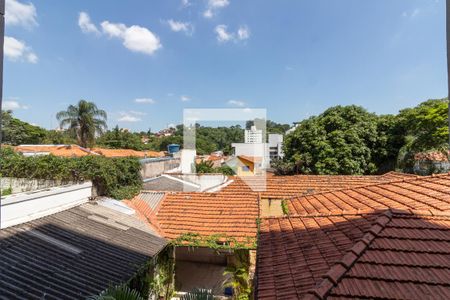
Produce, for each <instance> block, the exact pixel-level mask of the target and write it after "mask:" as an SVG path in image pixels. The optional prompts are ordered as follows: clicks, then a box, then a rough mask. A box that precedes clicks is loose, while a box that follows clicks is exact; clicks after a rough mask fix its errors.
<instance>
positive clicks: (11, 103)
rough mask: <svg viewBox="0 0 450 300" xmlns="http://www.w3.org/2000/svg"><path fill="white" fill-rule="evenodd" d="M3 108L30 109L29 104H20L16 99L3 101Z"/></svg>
mask: <svg viewBox="0 0 450 300" xmlns="http://www.w3.org/2000/svg"><path fill="white" fill-rule="evenodd" d="M2 109H4V110H17V109H28V106H27V105H23V104H20V103H19V102H18V101H16V100H7V101H4V102H3V104H2Z"/></svg>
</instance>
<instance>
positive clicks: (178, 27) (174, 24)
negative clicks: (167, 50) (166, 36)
mask: <svg viewBox="0 0 450 300" xmlns="http://www.w3.org/2000/svg"><path fill="white" fill-rule="evenodd" d="M167 24H169V27H170V29H171V30H172V31H175V32H180V31H181V32H184V33H186V34H187V35H191V34H192V33H193V32H194V26H193V25H192V24H191V23H189V22H178V21H174V20H172V19H170V20H167Z"/></svg>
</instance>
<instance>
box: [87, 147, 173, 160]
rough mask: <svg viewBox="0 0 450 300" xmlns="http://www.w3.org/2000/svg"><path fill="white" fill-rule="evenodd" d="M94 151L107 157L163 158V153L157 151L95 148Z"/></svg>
mask: <svg viewBox="0 0 450 300" xmlns="http://www.w3.org/2000/svg"><path fill="white" fill-rule="evenodd" d="M92 151H94V152H95V153H98V154H100V155H103V156H105V157H139V158H145V157H163V156H164V153H163V152H156V151H136V150H132V149H104V148H93V149H92Z"/></svg>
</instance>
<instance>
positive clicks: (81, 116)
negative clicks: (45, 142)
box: [56, 100, 107, 147]
mask: <svg viewBox="0 0 450 300" xmlns="http://www.w3.org/2000/svg"><path fill="white" fill-rule="evenodd" d="M56 118H57V119H58V121H59V125H60V127H61V128H64V127H66V126H68V129H69V131H70V132H71V133H72V134H73V135H74V136H76V138H77V140H78V144H79V145H80V146H82V147H87V146H88V145H92V144H93V143H94V139H95V134H96V133H100V134H101V133H103V131H104V130H105V129H106V128H107V125H106V119H107V116H106V112H105V111H104V110H102V109H98V108H97V105H95V103H93V102H89V101H86V100H80V101H79V102H78V104H77V105H69V107H67V110H63V111H60V112H59V113H57V114H56Z"/></svg>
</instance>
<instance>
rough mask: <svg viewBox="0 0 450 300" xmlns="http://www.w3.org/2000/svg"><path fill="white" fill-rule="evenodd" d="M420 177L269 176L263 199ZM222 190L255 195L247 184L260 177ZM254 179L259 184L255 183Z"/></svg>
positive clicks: (238, 182) (265, 180)
mask: <svg viewBox="0 0 450 300" xmlns="http://www.w3.org/2000/svg"><path fill="white" fill-rule="evenodd" d="M416 177H417V176H416V175H411V174H403V173H396V172H389V173H386V174H384V175H372V176H350V175H294V176H267V177H266V178H265V179H264V181H263V182H264V184H265V186H263V187H262V191H261V197H262V198H273V199H287V198H291V197H294V196H301V195H305V194H314V193H320V192H325V191H333V190H338V189H344V188H354V187H359V186H364V185H370V184H376V183H385V182H390V181H393V180H399V179H404V178H416ZM232 179H233V180H234V181H233V183H231V184H230V185H228V186H227V187H225V188H224V189H223V190H222V191H227V192H230V193H232V192H242V191H248V192H252V189H251V188H250V187H249V186H248V185H247V183H246V182H249V183H250V185H251V186H258V181H261V179H260V178H255V179H252V178H251V177H246V178H245V181H243V180H242V179H240V178H238V177H233V178H232ZM252 180H254V181H255V182H252Z"/></svg>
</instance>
